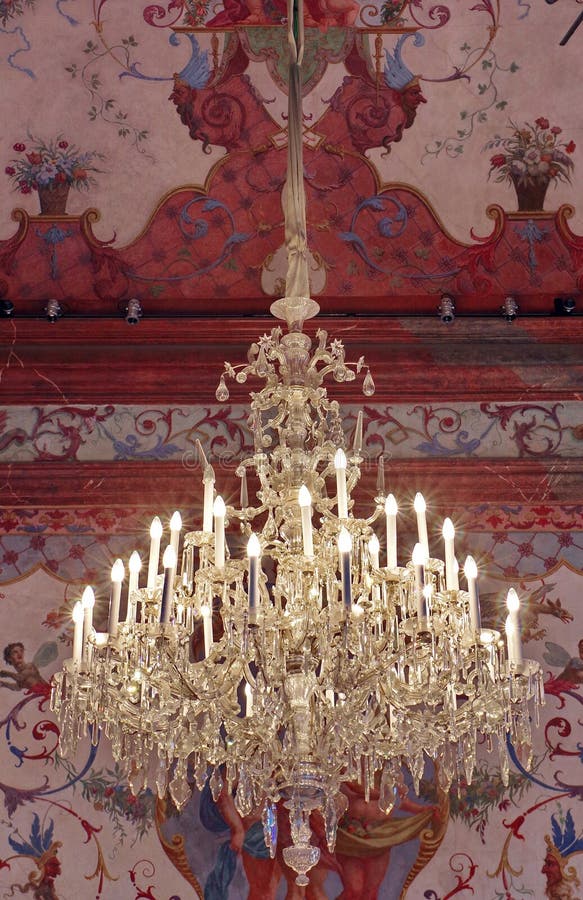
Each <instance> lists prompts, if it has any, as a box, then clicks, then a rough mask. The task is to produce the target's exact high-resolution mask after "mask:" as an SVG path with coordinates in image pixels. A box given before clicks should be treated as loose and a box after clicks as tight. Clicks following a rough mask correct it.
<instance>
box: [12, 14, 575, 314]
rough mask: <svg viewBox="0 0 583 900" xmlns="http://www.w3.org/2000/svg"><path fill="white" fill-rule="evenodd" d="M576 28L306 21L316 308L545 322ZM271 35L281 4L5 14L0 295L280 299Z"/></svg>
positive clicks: (280, 30) (511, 17)
mask: <svg viewBox="0 0 583 900" xmlns="http://www.w3.org/2000/svg"><path fill="white" fill-rule="evenodd" d="M576 13H577V4H576V3H575V2H569V0H561V2H560V3H554V4H549V3H528V2H524V0H505V2H504V3H503V4H502V3H501V2H500V0H481V2H475V0H468V2H465V0H464V2H462V0H456V2H455V3H450V4H449V5H448V4H439V5H437V4H435V3H430V2H421V0H417V2H395V0H386V2H385V3H384V4H380V5H378V6H374V5H373V4H366V3H362V4H359V3H358V2H356V0H335V2H329V3H328V2H325V0H320V2H318V3H316V2H313V3H311V4H307V6H306V11H305V18H306V35H307V38H306V55H305V62H304V65H303V77H304V114H305V115H304V171H305V185H306V191H307V201H308V228H309V242H310V248H311V252H312V286H313V292H314V293H315V294H320V295H321V296H322V297H323V298H324V300H325V301H326V300H327V299H328V306H326V305H325V308H326V309H328V308H329V309H331V310H332V311H334V310H336V311H337V310H343V309H345V308H346V306H347V304H348V305H349V303H350V298H354V297H356V298H358V300H359V302H360V304H361V307H360V308H362V309H367V308H369V307H370V308H371V309H373V310H375V311H378V310H379V309H388V310H391V309H395V310H396V311H402V310H403V309H405V310H407V309H411V310H413V311H416V310H417V311H428V309H429V308H431V309H434V307H435V304H434V302H433V300H434V298H435V295H436V294H439V293H440V292H441V291H443V290H448V291H451V292H453V293H454V294H456V295H457V296H461V297H465V296H467V297H469V298H470V299H469V301H468V302H469V303H470V307H469V308H471V309H473V310H474V311H475V310H476V309H477V310H480V309H489V307H488V306H487V303H488V300H487V298H488V297H490V296H495V297H497V298H498V297H499V296H503V295H504V294H519V295H520V296H521V297H524V304H525V305H527V306H528V307H529V308H530V309H532V310H533V311H536V312H540V311H545V310H546V305H548V298H549V297H550V296H551V295H552V294H553V292H554V294H557V293H560V294H569V293H573V292H575V291H576V290H577V289H578V287H579V280H580V277H581V271H580V270H581V265H580V263H581V246H582V245H581V238H580V237H579V236H578V233H579V232H580V231H582V230H583V225H582V224H581V220H580V218H579V214H578V213H577V209H578V207H580V206H581V204H580V203H579V202H578V200H579V197H578V193H579V191H580V188H579V180H578V179H577V175H576V173H577V157H578V153H577V146H578V145H579V146H583V135H582V134H581V129H582V127H583V126H582V124H581V121H580V117H579V116H578V113H577V110H578V83H579V79H578V77H577V74H576V73H577V70H578V65H579V63H578V60H579V49H580V48H579V44H580V33H579V32H578V31H575V32H574V34H573V35H572V36H571V38H570V39H569V40H568V41H567V43H566V44H565V45H564V46H560V45H559V42H560V40H561V38H563V37H564V36H565V35H566V34H567V32H568V31H569V28H570V26H572V25H573V24H574V21H576ZM284 22H285V9H284V8H283V7H282V5H281V3H280V4H279V5H278V4H277V2H273V0H265V2H261V3H259V2H257V0H253V2H252V4H251V5H248V3H247V2H246V0H229V2H228V3H227V4H226V5H225V6H224V7H222V6H220V5H219V6H217V5H216V4H215V5H211V4H210V3H209V2H202V0H198V2H195V0H173V2H169V3H168V4H167V5H166V6H164V5H155V4H154V5H153V4H150V5H148V4H146V3H142V4H127V3H119V2H117V3H116V2H115V0H101V2H97V0H95V2H94V3H93V4H91V3H88V2H74V3H73V2H71V0H56V2H55V3H54V5H51V4H43V5H41V4H40V3H39V2H38V0H2V2H1V4H0V54H1V55H0V64H1V66H2V85H3V89H2V92H1V96H0V120H1V121H2V122H3V123H4V124H3V128H2V134H1V145H0V146H1V149H2V153H3V169H4V177H3V179H2V181H1V182H0V210H1V211H2V215H1V216H0V241H2V242H1V243H0V272H1V273H2V275H3V278H2V285H1V288H2V293H3V295H5V296H8V297H10V298H11V299H12V300H14V299H18V300H19V301H21V302H22V303H23V304H26V303H27V301H30V302H31V303H32V302H34V301H36V300H37V299H38V298H39V297H43V296H44V297H48V296H56V297H58V298H59V299H65V300H67V301H68V302H69V304H70V305H71V308H74V309H75V310H77V308H81V309H83V310H84V311H90V312H97V311H99V310H105V309H106V310H110V309H111V308H112V302H114V303H115V302H116V301H118V302H121V301H123V300H125V299H127V298H128V297H130V296H137V297H140V298H141V299H146V298H153V299H154V300H155V301H156V300H158V301H159V303H160V304H162V305H165V306H164V308H166V309H168V310H170V309H174V308H176V309H177V310H179V311H181V312H187V311H192V309H197V310H200V309H201V308H204V305H205V299H207V298H209V297H212V298H213V300H217V299H220V300H224V301H226V305H227V308H229V309H233V308H234V304H236V303H237V301H239V302H241V301H242V300H245V299H249V300H250V302H251V305H253V302H254V303H255V305H256V306H257V304H258V298H262V297H263V298H266V297H270V296H278V295H279V294H281V292H282V289H283V278H284V275H285V260H284V256H285V254H284V250H283V214H282V206H281V195H282V189H283V184H284V180H285V159H286V152H285V148H286V142H287V138H286V113H285V110H286V83H285V66H286V59H287V56H286V54H287V49H286V48H287V43H286V30H285V25H284ZM14 208H17V211H16V212H14V213H12V210H13V209H14ZM19 210H23V211H24V212H20V211H19ZM88 210H90V211H88ZM93 210H95V212H94V211H93ZM11 213H12V215H11ZM39 213H41V215H40V217H39ZM65 214H66V215H65ZM79 215H81V218H80V219H79V218H78V216H79ZM32 270H34V273H35V278H34V283H31V278H30V273H31V271H32ZM551 273H552V279H551V277H550V276H551ZM427 296H430V297H431V298H432V301H431V304H432V305H431V306H430V307H429V306H427V304H426V305H425V306H424V305H423V300H422V299H420V298H423V297H427ZM81 301H83V302H81ZM193 302H194V306H193ZM367 304H368V305H367ZM266 305H267V304H266V302H265V300H263V302H262V303H261V304H260V306H261V308H263V309H264V308H265V307H266Z"/></svg>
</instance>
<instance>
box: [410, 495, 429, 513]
mask: <svg viewBox="0 0 583 900" xmlns="http://www.w3.org/2000/svg"><path fill="white" fill-rule="evenodd" d="M413 509H414V510H415V512H416V513H424V512H425V511H426V510H427V504H426V503H425V497H424V496H423V494H420V493H419V492H417V493H416V494H415V500H414V501H413Z"/></svg>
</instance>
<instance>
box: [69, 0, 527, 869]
mask: <svg viewBox="0 0 583 900" xmlns="http://www.w3.org/2000/svg"><path fill="white" fill-rule="evenodd" d="M289 19H290V22H292V23H295V34H294V29H293V28H290V31H289V42H290V55H291V63H290V88H289V97H290V99H289V107H290V114H289V151H288V181H287V201H286V206H287V209H286V245H287V249H288V277H287V296H286V298H285V299H284V300H280V301H277V302H276V303H274V304H273V306H272V312H273V313H274V315H275V316H276V317H278V318H280V319H285V320H286V321H287V324H288V330H287V332H286V333H283V332H282V329H281V328H280V327H275V328H273V330H272V331H271V333H270V334H269V335H264V336H263V337H262V338H260V339H259V341H258V342H257V343H255V344H252V345H251V348H250V349H249V352H248V357H247V362H246V363H245V364H244V365H240V366H236V367H235V366H232V365H230V364H229V363H226V364H225V372H224V374H223V375H222V376H221V379H220V382H219V386H218V388H217V399H218V400H219V401H225V400H227V399H228V388H227V384H226V381H225V377H232V378H234V379H235V380H236V381H237V382H238V383H239V384H241V383H244V382H246V381H247V380H248V379H249V378H256V379H260V380H262V381H263V382H264V386H263V387H262V388H261V389H260V390H258V391H257V392H256V393H252V394H251V414H250V419H249V422H250V426H251V430H252V433H253V439H254V453H253V454H252V455H250V456H249V457H248V458H246V459H244V460H242V462H241V463H240V465H239V468H238V470H237V474H238V475H239V477H240V478H241V498H240V504H239V506H237V507H236V506H231V505H229V506H226V505H225V503H224V502H223V500H222V498H221V497H220V496H215V473H214V470H213V468H212V465H211V464H210V463H209V462H207V461H206V460H205V459H204V456H203V461H204V475H203V485H204V506H203V522H202V528H201V529H200V530H197V531H191V532H189V533H187V534H186V535H185V536H184V539H183V541H182V548H181V551H180V554H179V553H178V551H179V549H180V544H179V542H180V536H181V528H182V523H181V520H180V516H179V515H178V514H175V515H174V516H173V517H172V520H171V522H170V542H169V544H168V547H167V548H166V550H165V552H164V554H163V561H162V569H163V573H162V574H159V557H160V549H161V538H162V526H161V523H160V520H159V519H157V518H155V519H154V522H153V525H152V530H151V544H150V555H149V563H148V574H147V579H146V584H145V585H142V586H140V580H139V570H140V560H139V557H137V554H132V557H131V558H130V561H129V584H128V592H127V614H126V617H125V620H124V621H119V611H120V599H121V594H122V582H123V580H124V577H125V576H124V566H123V563H122V562H121V560H117V561H116V563H115V564H114V566H113V569H112V589H111V597H110V613H109V624H108V631H107V632H106V633H105V632H104V633H97V632H95V630H94V628H93V609H92V607H93V603H94V596H93V592H92V590H91V588H88V589H86V591H85V594H84V596H83V601H82V602H79V603H78V604H77V605H76V607H75V610H74V620H75V629H74V642H73V657H72V659H70V660H68V661H66V662H65V665H64V668H63V670H62V671H61V672H60V673H58V674H57V675H56V676H55V678H54V683H53V692H52V708H53V709H54V710H55V711H56V712H57V714H59V716H60V720H61V724H62V736H61V743H62V748H63V751H64V752H65V753H70V752H73V751H74V749H75V747H76V744H77V741H78V739H79V738H80V737H82V736H84V735H85V734H86V732H87V731H89V732H90V733H91V735H92V738H93V740H94V741H97V739H98V734H99V733H100V730H104V732H105V734H106V736H107V737H108V738H109V739H110V740H111V745H112V750H113V754H114V756H115V758H116V759H117V760H119V761H120V763H121V765H122V767H124V768H125V771H126V773H127V775H128V777H129V779H130V783H131V785H132V789H133V790H134V792H137V791H138V790H139V789H141V788H142V787H143V786H144V785H146V784H149V785H150V786H152V787H155V789H156V790H157V792H158V794H159V796H161V797H163V796H165V795H166V793H167V791H168V790H169V791H170V795H171V797H172V799H173V801H174V803H175V805H176V806H177V807H178V808H181V807H182V806H183V805H184V804H185V803H186V802H187V801H188V799H189V797H190V796H191V793H192V782H193V780H194V781H195V782H196V784H197V785H198V787H199V788H202V787H203V785H204V784H205V783H206V782H207V780H208V782H209V786H210V789H211V791H212V794H213V796H214V797H215V798H218V796H219V795H220V793H221V792H222V791H223V790H228V791H230V792H234V798H235V805H236V807H237V809H238V811H239V813H240V814H241V816H246V815H249V814H251V812H252V811H253V810H256V809H258V808H262V820H263V825H264V836H265V842H266V845H267V847H268V848H269V850H270V853H271V855H272V856H274V855H275V852H276V845H277V820H278V817H277V810H276V804H277V803H278V802H279V801H282V802H283V804H284V805H285V807H287V810H288V811H289V821H290V831H291V839H292V842H291V845H290V846H288V847H285V848H284V849H283V857H284V860H285V862H286V864H287V865H288V866H290V867H291V868H292V869H294V870H295V872H296V873H297V882H298V884H307V882H308V879H307V875H306V873H307V872H308V871H309V869H310V868H311V867H312V866H314V865H315V864H316V863H317V862H318V858H319V854H320V850H319V848H318V847H317V846H316V845H315V844H314V839H313V837H312V833H311V826H310V816H311V815H312V814H313V813H315V812H319V813H320V814H321V815H322V817H323V819H324V824H325V828H324V832H325V838H326V842H327V845H328V848H329V849H330V851H331V852H333V850H334V845H335V840H336V829H337V825H338V821H339V819H340V818H341V817H342V814H343V812H344V810H345V807H346V800H345V797H344V794H343V793H342V792H341V786H342V784H343V783H345V782H359V783H360V784H361V785H362V790H363V792H364V795H365V797H366V799H368V798H369V796H370V793H371V792H372V791H373V790H376V791H377V793H378V798H379V800H378V802H379V806H380V808H381V809H382V810H383V811H384V812H385V813H386V814H387V815H388V814H389V813H390V812H391V811H392V809H393V808H394V806H395V804H396V803H398V799H399V796H400V790H399V780H400V778H401V775H400V769H401V765H402V764H405V765H407V766H408V768H409V770H410V772H411V775H412V778H413V782H414V785H415V787H416V788H418V787H419V782H420V779H421V778H422V775H423V771H424V766H425V763H426V758H427V757H428V758H429V759H431V760H435V761H437V763H438V765H437V766H436V772H437V777H438V780H439V784H440V785H441V787H442V788H443V789H447V788H448V787H449V785H450V783H451V782H452V780H454V779H455V778H456V777H458V776H459V775H461V774H463V775H464V776H465V778H466V779H467V781H468V783H469V782H470V781H471V778H472V771H473V768H474V765H475V761H476V741H477V739H478V736H480V735H485V736H486V743H487V744H488V746H489V747H490V746H491V745H492V744H493V743H496V744H497V749H498V751H499V753H500V761H501V767H502V772H503V776H504V777H506V778H507V776H508V769H509V762H508V757H507V750H506V746H507V739H508V738H510V740H511V741H512V742H513V743H514V744H515V745H518V746H519V747H520V748H521V749H522V750H523V754H524V755H523V758H524V757H525V756H526V757H527V756H528V755H529V749H528V748H529V747H530V720H531V715H532V708H533V707H534V715H535V717H536V715H537V713H538V705H539V704H540V702H542V677H541V672H540V669H539V666H538V664H536V663H535V662H532V661H530V660H525V659H523V656H522V650H521V643H520V628H519V604H518V597H517V595H516V593H515V592H514V591H511V592H510V593H509V596H508V608H509V615H508V619H507V622H506V635H505V638H504V639H503V638H502V636H501V635H500V634H499V633H498V632H497V631H494V630H492V629H483V628H482V627H481V622H480V606H479V597H478V589H477V569H476V566H475V563H474V562H473V560H472V558H471V557H469V558H468V560H467V561H466V565H465V567H464V573H465V576H466V579H467V590H461V589H460V587H459V581H458V571H457V563H456V559H455V549H454V533H453V526H452V525H451V522H450V521H449V520H446V521H445V523H444V528H443V538H444V549H445V554H444V555H445V560H444V561H442V560H441V559H437V558H435V557H434V555H433V554H432V553H430V547H429V542H428V531H427V524H426V517H425V503H424V501H423V498H422V497H421V495H420V494H418V495H417V497H416V498H415V513H416V518H417V527H418V542H417V544H416V545H415V547H414V549H413V552H412V555H411V557H410V558H408V556H407V554H406V552H405V548H404V547H401V546H398V542H397V517H398V509H397V504H396V502H395V498H394V497H393V495H392V494H388V496H387V495H386V493H385V489H384V483H383V479H382V478H380V479H379V481H378V483H377V496H376V497H375V498H374V501H373V502H372V507H371V509H370V510H369V515H368V516H365V517H361V516H358V515H357V514H356V512H355V504H354V500H353V494H354V493H355V488H356V486H357V483H358V480H359V477H360V468H361V464H362V461H363V460H362V456H361V452H362V415H360V416H359V418H358V421H357V425H356V429H355V436H354V441H353V445H352V448H351V449H350V450H347V448H346V444H345V438H344V432H343V425H342V419H341V416H340V412H339V406H338V403H337V402H335V401H334V400H330V399H329V398H328V395H327V391H326V388H325V386H324V382H325V380H326V378H327V377H328V376H330V377H331V378H333V379H334V380H336V381H337V382H344V381H351V380H354V379H355V378H356V377H357V376H359V375H363V392H364V394H365V395H366V396H370V395H371V394H372V393H373V392H374V383H373V380H372V377H371V374H370V372H369V371H368V368H367V366H366V365H365V363H364V360H363V359H362V358H361V359H360V360H358V362H356V363H353V364H350V363H347V362H346V359H345V350H344V347H343V345H342V343H341V342H340V341H339V340H333V341H331V342H328V336H327V334H326V332H325V331H323V330H318V331H317V332H316V341H315V343H312V340H311V339H310V337H309V336H308V335H306V334H305V333H304V332H303V331H302V327H303V323H304V320H305V319H307V318H311V317H312V316H313V315H315V314H316V312H317V311H318V306H317V304H316V303H314V301H313V300H311V299H309V285H308V274H307V270H308V267H307V248H306V230H305V211H304V193H303V186H302V161H301V160H302V152H301V140H302V137H301V135H302V129H301V100H300V79H299V70H300V63H301V53H302V49H301V48H302V41H303V36H302V26H301V8H300V9H299V14H298V10H295V11H294V10H290V17H289ZM201 452H202V451H201ZM381 472H382V469H381ZM248 474H249V476H250V477H249V479H248V477H247V476H248ZM252 489H254V491H255V497H254V498H252ZM233 523H234V524H235V525H237V526H238V531H239V541H240V539H241V537H243V539H244V540H246V541H247V554H246V555H243V556H242V558H235V557H234V556H233V557H232V556H230V553H229V540H228V537H227V533H226V528H227V526H228V525H229V524H233ZM377 531H378V532H379V534H381V533H382V543H383V544H384V543H385V539H386V546H384V547H383V548H382V550H381V541H379V538H378V535H377ZM234 544H235V542H234V541H233V539H232V538H231V545H232V546H233V547H234ZM179 555H180V558H181V564H180V565H178V556H179ZM200 632H202V635H203V640H202V641H201V644H203V645H204V648H203V647H202V646H201V648H200V652H198V653H197V648H196V646H195V644H196V641H195V640H194V639H193V634H197V633H200ZM535 721H536V718H535Z"/></svg>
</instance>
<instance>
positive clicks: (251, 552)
mask: <svg viewBox="0 0 583 900" xmlns="http://www.w3.org/2000/svg"><path fill="white" fill-rule="evenodd" d="M247 556H254V557H258V556H261V544H260V543H259V538H258V537H257V535H256V534H255V532H253V534H252V535H251V537H250V538H249V540H248V541H247Z"/></svg>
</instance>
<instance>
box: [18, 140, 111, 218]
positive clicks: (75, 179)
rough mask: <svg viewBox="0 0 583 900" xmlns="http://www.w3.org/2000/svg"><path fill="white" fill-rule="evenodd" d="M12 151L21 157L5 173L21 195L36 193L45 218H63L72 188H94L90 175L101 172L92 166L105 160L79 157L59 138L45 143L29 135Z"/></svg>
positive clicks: (86, 154)
mask: <svg viewBox="0 0 583 900" xmlns="http://www.w3.org/2000/svg"><path fill="white" fill-rule="evenodd" d="M13 149H14V150H15V152H16V153H18V154H20V155H19V156H18V157H17V158H16V159H12V160H10V164H9V165H8V166H6V169H5V172H6V174H7V175H9V176H10V178H11V179H12V181H13V182H14V187H15V190H17V191H20V193H21V194H31V193H32V192H33V191H38V196H39V200H40V210H41V215H44V216H59V215H65V214H66V212H67V198H68V196H69V191H70V190H71V188H74V189H75V190H78V191H86V190H88V189H89V187H90V186H91V185H92V184H95V178H94V177H93V175H92V173H93V172H99V171H101V170H100V169H98V168H97V167H96V165H95V162H96V161H97V160H98V159H103V158H104V157H103V154H101V153H96V152H94V151H86V152H84V153H82V152H81V151H80V150H79V148H78V147H76V146H75V145H74V144H70V143H69V142H68V141H66V140H63V138H62V136H61V135H58V136H57V137H56V138H54V139H53V140H50V141H47V142H46V143H45V141H42V140H40V139H39V138H35V137H32V135H29V139H28V141H27V143H17V144H14V147H13Z"/></svg>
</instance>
